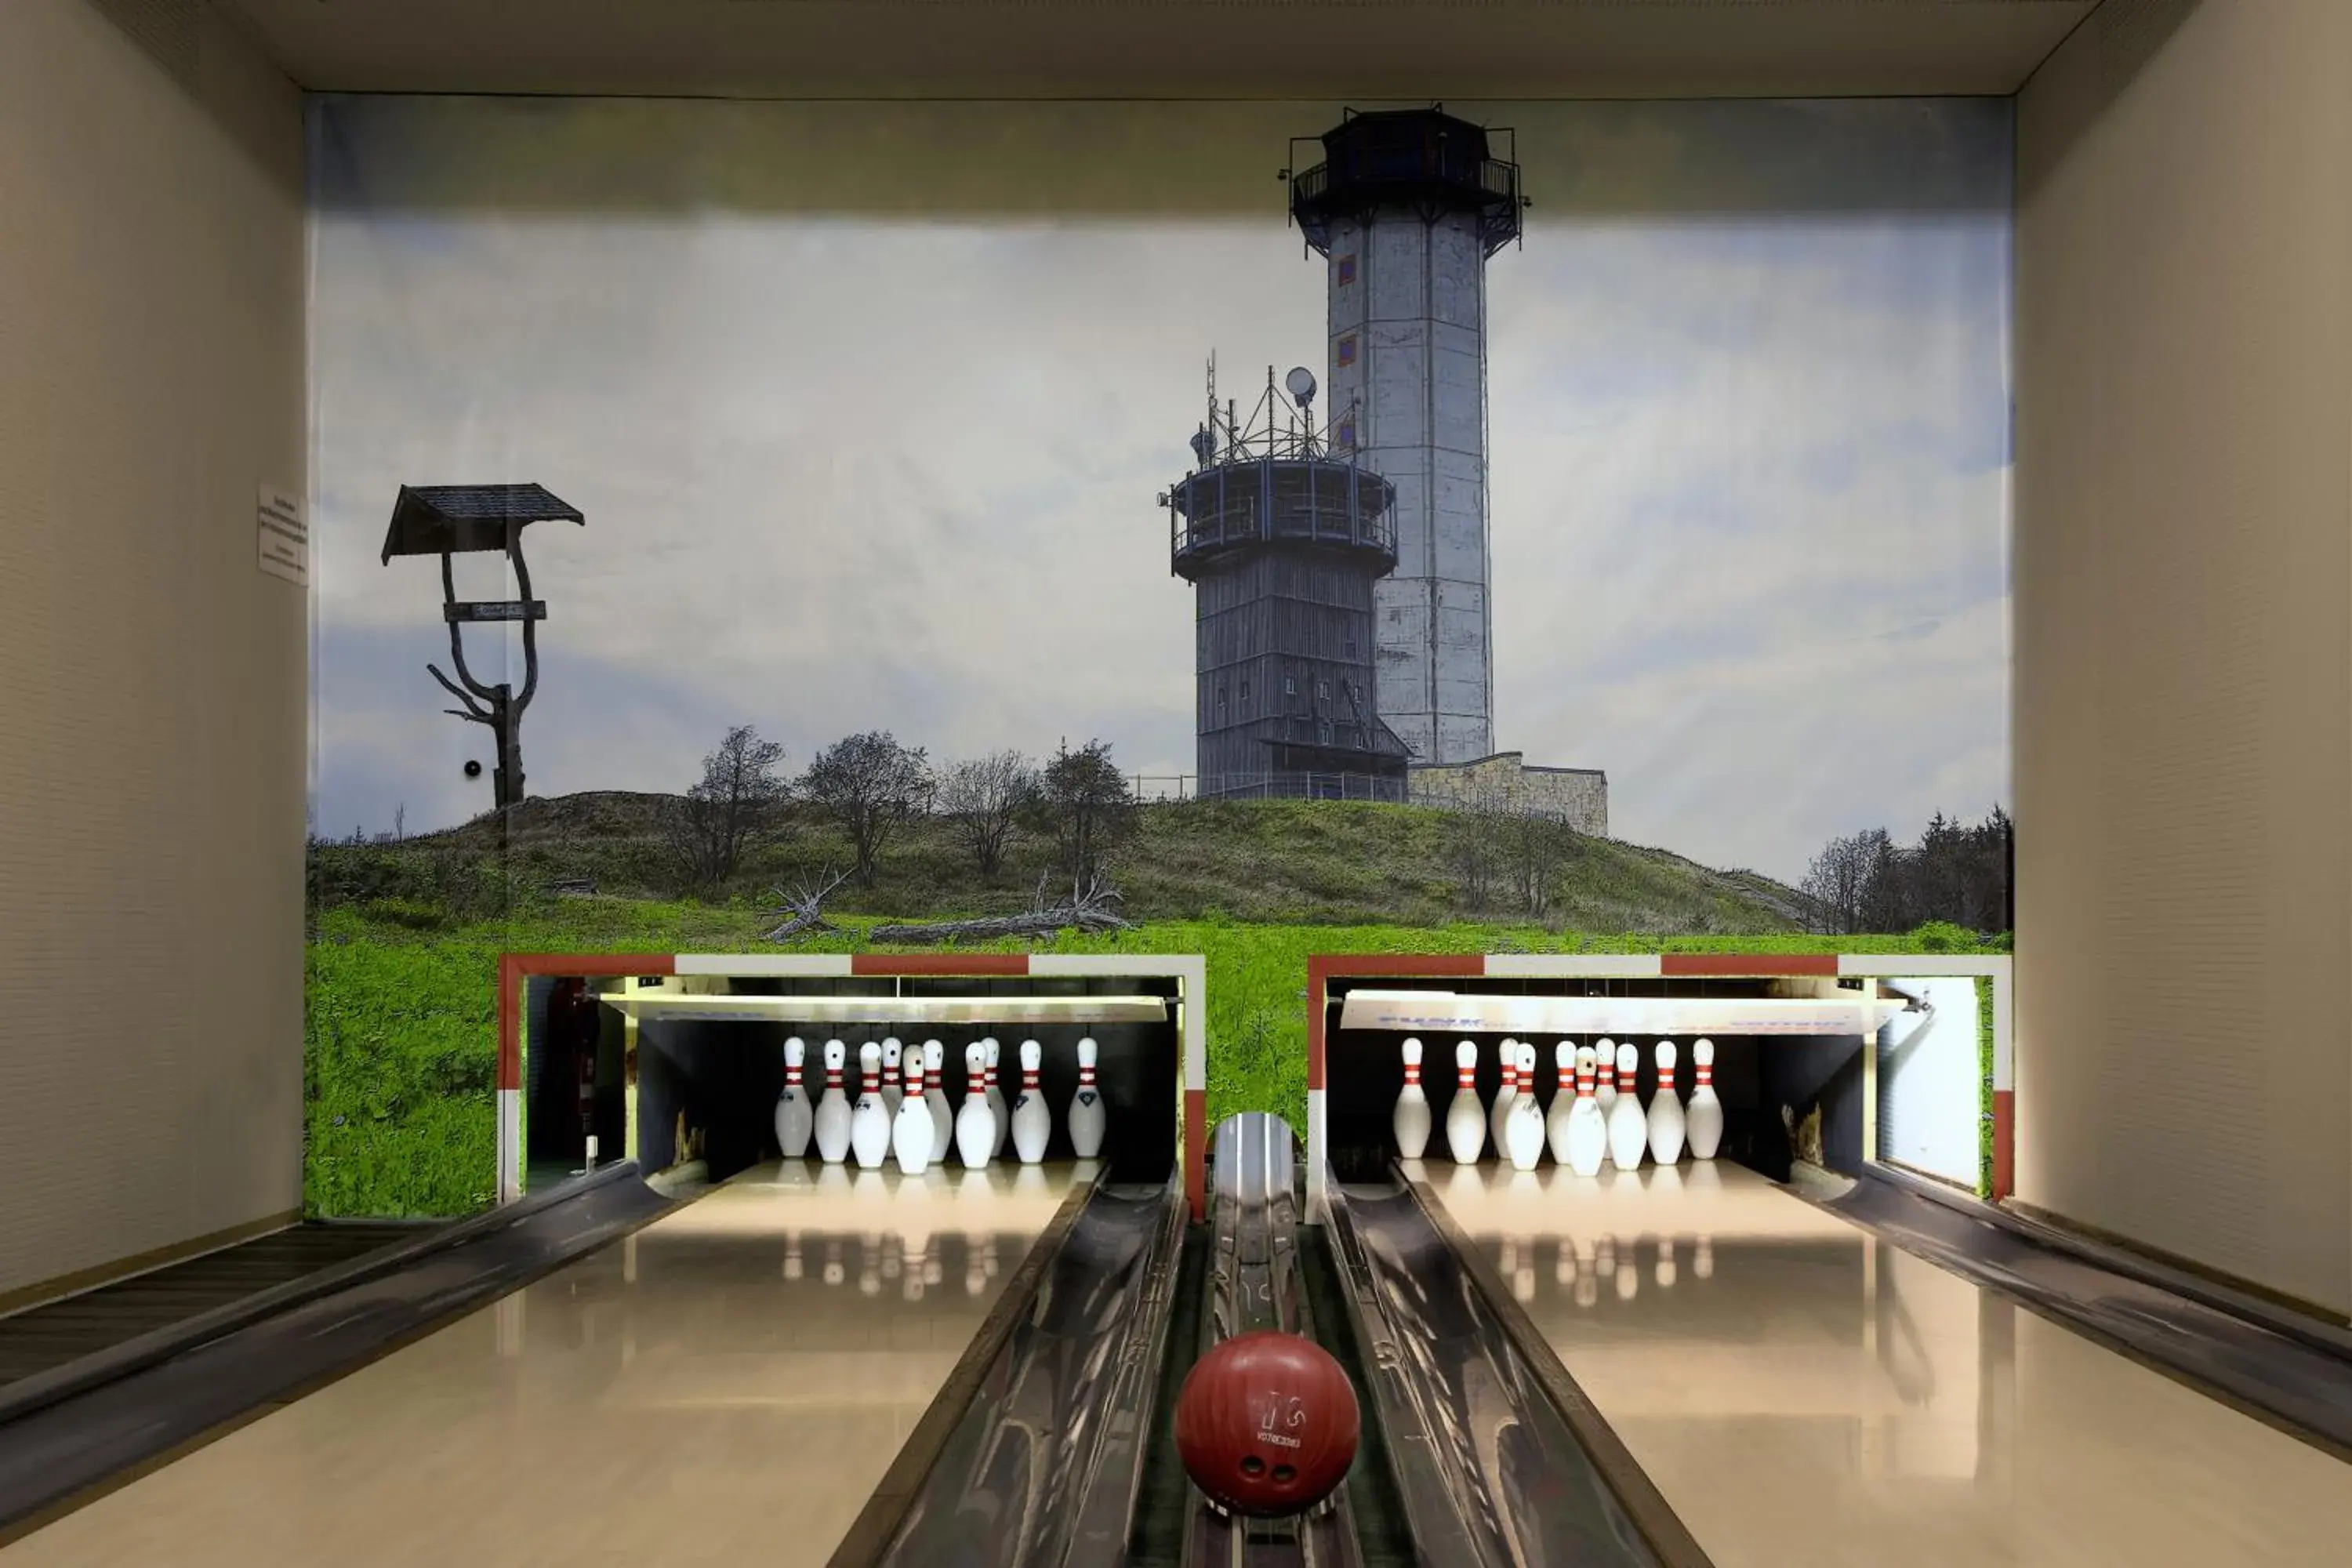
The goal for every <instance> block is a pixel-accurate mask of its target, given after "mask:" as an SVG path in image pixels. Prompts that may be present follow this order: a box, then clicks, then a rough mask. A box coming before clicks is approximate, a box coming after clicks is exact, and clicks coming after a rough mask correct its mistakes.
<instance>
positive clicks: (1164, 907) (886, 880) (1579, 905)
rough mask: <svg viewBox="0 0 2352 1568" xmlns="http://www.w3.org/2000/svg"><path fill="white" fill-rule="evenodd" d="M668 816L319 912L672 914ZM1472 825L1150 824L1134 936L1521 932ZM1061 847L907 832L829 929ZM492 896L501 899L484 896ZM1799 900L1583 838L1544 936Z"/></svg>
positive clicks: (378, 874) (322, 891)
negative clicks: (1466, 858)
mask: <svg viewBox="0 0 2352 1568" xmlns="http://www.w3.org/2000/svg"><path fill="white" fill-rule="evenodd" d="M669 798H670V797H668V796H665V795H633V794H625V793H621V792H615V791H597V792H592V793H587V794H582V795H561V796H554V797H550V798H546V799H538V800H530V801H526V802H524V803H523V804H522V805H520V806H519V807H517V808H516V809H515V811H514V813H513V816H512V819H511V820H510V821H509V824H508V825H507V832H508V835H509V844H510V846H511V847H510V852H509V860H508V867H507V871H508V874H507V876H506V878H504V879H499V878H497V876H496V872H495V851H496V846H497V843H498V825H497V823H496V821H495V819H492V818H487V817H485V818H481V819H478V820H477V821H475V822H473V823H469V824H467V826H464V827H460V828H456V829H452V830H450V831H448V832H445V833H439V834H432V835H426V836H423V837H416V838H412V839H409V840H407V841H406V842H405V843H404V844H400V845H386V844H380V843H378V844H366V845H325V846H320V847H314V849H313V852H312V857H311V860H312V865H311V875H312V897H313V902H314V904H315V905H317V906H320V907H332V906H336V905H341V904H352V903H359V904H367V903H379V904H387V905H393V906H398V907H404V908H407V909H409V910H412V911H413V913H414V915H415V918H416V919H417V920H418V921H430V919H431V918H432V913H433V910H434V908H435V906H443V907H446V908H447V909H448V910H449V912H451V913H452V914H456V913H459V912H462V911H463V910H465V908H466V907H467V906H472V907H474V908H475V909H477V910H479V909H480V908H481V907H482V904H483V902H484V901H485V900H488V901H490V902H496V901H499V900H501V898H502V897H503V896H505V895H509V894H510V895H511V896H512V897H513V898H515V899H517V900H523V901H530V900H535V899H539V898H543V897H546V896H550V895H551V894H553V893H556V892H558V891H563V890H572V891H586V890H588V889H593V896H594V897H596V898H598V899H600V900H601V899H620V900H673V899H676V898H677V897H678V896H680V894H681V893H682V891H683V890H684V889H681V888H680V886H679V879H678V876H677V872H676V870H675V868H674V866H673V864H672V859H671V857H670V855H669V853H668V850H667V846H666V844H665V842H664V840H663V837H662V831H661V823H662V816H663V812H664V810H665V808H666V806H667V803H668V801H669ZM1462 828H1463V823H1462V819H1461V818H1459V817H1457V816H1454V815H1452V814H1450V813H1447V812H1443V811H1439V810H1435V809H1432V808H1429V807H1424V806H1406V805H1370V804H1367V803H1362V802H1353V801H1291V800H1269V801H1182V802H1170V803H1166V804H1160V805H1147V806H1144V807H1142V808H1141V809H1140V811H1139V814H1138V822H1137V828H1136V832H1135V834H1134V836H1133V837H1132V838H1130V839H1129V841H1128V842H1127V843H1126V844H1125V845H1123V846H1122V847H1120V849H1119V851H1118V855H1117V857H1116V858H1115V859H1114V861H1113V864H1112V870H1113V875H1114V878H1115V879H1116V881H1117V883H1118V888H1119V889H1120V891H1121V892H1122V893H1123V894H1124V895H1125V900H1126V902H1125V905H1124V908H1125V910H1126V912H1127V914H1128V916H1129V918H1130V919H1133V920H1138V921H1168V920H1230V921H1244V922H1252V923H1257V922H1264V923H1273V924H1291V923H1299V924H1316V925H1332V924H1373V923H1379V924H1398V925H1405V926H1419V927H1427V926H1438V925H1444V924H1446V923H1448V922H1451V921H1466V920H1488V919H1497V918H1500V919H1507V920H1524V919H1527V918H1528V916H1527V911H1526V910H1525V909H1524V907H1523V906H1520V905H1518V904H1517V903H1516V902H1515V901H1514V900H1511V898H1510V897H1509V895H1508V893H1507V892H1503V893H1498V894H1497V895H1496V897H1495V898H1493V899H1490V900H1487V901H1486V902H1484V903H1480V902H1476V901H1474V900H1469V899H1467V898H1465V895H1464V892H1463V889H1462V887H1461V883H1460V879H1459V878H1458V877H1457V876H1456V875H1455V873H1454V869H1453V867H1452V864H1451V861H1450V858H1449V849H1450V847H1452V845H1453V844H1454V842H1456V840H1457V836H1458V835H1459V834H1460V832H1461V831H1462ZM1051 859H1052V856H1051V847H1050V846H1048V845H1046V844H1045V843H1043V842H1041V841H1039V840H1037V839H1035V838H1034V837H1016V839H1015V840H1014V842H1013V846H1012V847H1011V849H1010V851H1009V853H1008V855H1007V859H1006V864H1005V867H1004V868H1003V871H1002V873H1001V874H1000V875H999V876H998V877H996V878H995V879H982V877H980V876H979V875H978V873H977V872H976V871H975V870H974V869H973V868H972V866H971V860H970V859H969V858H968V857H967V856H966V855H965V854H964V852H963V851H962V849H961V846H959V845H958V844H957V843H956V841H955V839H954V837H953V834H952V832H951V830H950V825H949V824H947V823H946V822H944V821H940V820H937V819H930V820H924V821H919V822H917V823H914V824H912V825H910V826H908V828H907V829H906V830H905V831H904V832H903V833H902V834H901V836H900V837H898V838H897V839H895V840H893V841H892V842H891V843H890V844H889V845H888V846H887V847H886V849H885V850H884V852H883V854H882V856H881V858H880V862H879V866H878V868H877V877H876V879H875V881H874V884H873V886H871V887H859V886H857V885H856V884H854V883H851V884H845V885H844V886H843V887H842V888H841V889H840V890H839V891H838V892H837V893H835V896H834V897H833V898H832V900H829V901H828V903H827V906H826V907H827V909H828V911H835V910H837V911H839V912H840V913H843V914H847V915H857V914H863V915H887V916H893V917H898V918H908V919H922V918H932V917H937V918H950V917H957V916H965V915H982V914H996V913H1003V912H1008V911H1012V910H1020V909H1024V908H1026V907H1027V905H1028V904H1029V902H1030V900H1031V899H1032V897H1033V895H1034V891H1035V889H1036V886H1037V882H1038V879H1039V878H1040V877H1041V876H1044V875H1045V874H1046V872H1047V869H1048V868H1049V866H1050V864H1051ZM851 862H852V856H851V853H850V847H849V844H848V841H847V839H846V838H845V837H844V836H843V835H842V834H841V833H840V832H839V831H838V830H837V829H835V828H834V827H833V826H830V825H829V824H827V823H825V822H824V821H822V820H821V819H819V818H818V817H817V816H815V815H814V813H813V812H811V811H809V810H807V809H806V808H803V807H794V808H790V809H788V810H787V811H786V812H785V813H784V815H783V817H782V822H781V824H780V826H779V827H778V830H777V831H776V832H775V833H774V834H773V835H772V837H770V838H768V839H767V840H766V841H764V842H762V843H761V844H760V845H758V846H757V847H754V848H753V850H752V851H751V854H750V855H749V856H748V858H746V861H745V863H744V866H743V868H742V869H741V871H740V874H739V875H738V876H736V877H735V878H733V879H731V880H730V882H729V883H728V885H726V886H725V887H722V888H719V889H712V890H709V891H708V892H705V893H704V894H702V895H701V898H702V900H703V901H704V902H707V903H711V904H719V905H730V904H731V905H737V906H743V905H750V904H756V903H760V902H762V901H764V900H765V895H766V894H767V891H768V889H771V888H773V887H776V886H778V885H779V884H782V885H784V886H787V887H790V886H794V885H797V884H799V883H801V882H803V881H806V880H813V879H816V878H817V877H818V876H819V875H820V874H821V873H823V872H824V871H825V870H826V868H847V867H848V866H849V865H850V864H851ZM485 878H488V879H490V880H491V881H493V882H497V883H499V884H500V886H497V887H493V886H489V885H486V883H485ZM1804 910H1805V901H1804V899H1803V897H1802V895H1801V894H1800V893H1798V892H1797V891H1796V890H1795V889H1791V888H1789V887H1786V886H1784V885H1782V884H1780V883H1779V882H1775V881H1773V880H1772V879H1769V878H1767V877H1763V876H1759V875H1758V874H1757V873H1755V872H1752V871H1717V870H1712V869H1710V868H1706V867H1705V866H1701V865H1699V864H1697V863H1696V862H1695V861H1691V860H1687V859H1685V858H1682V857H1681V856H1678V855H1674V854H1670V853H1668V852H1667V851H1665V850H1662V849H1647V848H1642V847H1637V846H1634V845H1630V844H1622V843H1619V842H1616V841H1615V840H1612V839H1602V838H1587V837H1577V838H1575V839H1573V840H1572V842H1571V843H1570V847H1569V848H1568V850H1567V852H1566V855H1565V857H1564V858H1563V860H1562V862H1561V864H1560V865H1559V868H1558V869H1557V871H1556V873H1555V878H1554V893H1553V897H1552V900H1551V902H1550V906H1549V908H1548V909H1547V910H1545V911H1544V914H1543V916H1542V917H1541V919H1540V920H1539V921H1537V922H1536V923H1538V924H1539V925H1541V926H1542V927H1544V928H1545V929H1549V930H1553V931H1560V930H1570V931H1659V932H1667V931H1671V932H1678V933H1686V934H1691V935H1701V936H1705V935H1723V936H1738V935H1759V936H1761V935H1769V934H1776V933H1784V932H1794V931H1802V930H1804V929H1805V921H1804Z"/></svg>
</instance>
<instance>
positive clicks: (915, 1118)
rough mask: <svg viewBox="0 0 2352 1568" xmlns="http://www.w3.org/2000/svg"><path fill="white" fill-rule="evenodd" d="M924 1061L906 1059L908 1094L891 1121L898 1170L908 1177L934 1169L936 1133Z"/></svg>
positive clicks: (917, 1057) (892, 1143)
mask: <svg viewBox="0 0 2352 1568" xmlns="http://www.w3.org/2000/svg"><path fill="white" fill-rule="evenodd" d="M923 1068H924V1058H921V1057H919V1056H913V1055H911V1054H910V1055H909V1056H908V1058H907V1093H906V1097H905V1098H904V1099H902V1100H899V1102H898V1115H897V1116H895V1117H893V1118H891V1121H890V1152H891V1153H892V1154H894V1155H896V1156H898V1169H899V1171H900V1172H902V1173H905V1174H907V1175H909V1176H919V1175H921V1174H922V1173H924V1172H925V1171H928V1170H929V1169H930V1168H931V1143H932V1137H933V1133H934V1131H936V1130H935V1129H934V1128H933V1127H932V1125H931V1112H930V1107H929V1105H928V1104H926V1103H925V1101H924V1098H923V1078H924V1074H923Z"/></svg>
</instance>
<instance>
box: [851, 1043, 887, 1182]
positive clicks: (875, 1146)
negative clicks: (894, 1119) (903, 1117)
mask: <svg viewBox="0 0 2352 1568" xmlns="http://www.w3.org/2000/svg"><path fill="white" fill-rule="evenodd" d="M849 1152H851V1153H852V1154H855V1155H856V1157H857V1168H858V1169H859V1170H861V1171H878V1170H880V1169H881V1168H882V1161H883V1158H884V1156H886V1155H887V1154H888V1153H889V1152H890V1114H889V1112H887V1111H886V1110H883V1109H882V1047H880V1046H879V1045H877V1043H876V1042H874V1041H872V1040H868V1041H866V1043H865V1044H864V1045H862V1046H860V1047H857V1104H856V1106H855V1107H854V1108H852V1110H850V1112H849Z"/></svg>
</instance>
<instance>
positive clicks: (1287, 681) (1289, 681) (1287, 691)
mask: <svg viewBox="0 0 2352 1568" xmlns="http://www.w3.org/2000/svg"><path fill="white" fill-rule="evenodd" d="M1282 694H1283V695H1284V696H1285V697H1296V696H1297V695H1298V677H1297V676H1295V675H1286V676H1284V677H1283V678H1282Z"/></svg>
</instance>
